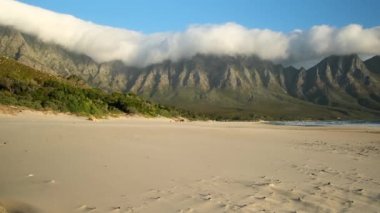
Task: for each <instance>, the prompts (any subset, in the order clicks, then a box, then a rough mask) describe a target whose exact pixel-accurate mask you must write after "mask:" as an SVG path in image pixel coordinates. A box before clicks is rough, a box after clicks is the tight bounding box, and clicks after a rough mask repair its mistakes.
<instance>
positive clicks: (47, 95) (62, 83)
mask: <svg viewBox="0 0 380 213" xmlns="http://www.w3.org/2000/svg"><path fill="white" fill-rule="evenodd" d="M0 104H5V105H16V106H26V107H29V108H33V109H39V110H53V111H60V112H70V113H73V114H77V115H85V116H95V117H102V116H106V115H110V114H120V113H138V114H142V115H147V116H158V115H161V116H166V117H175V116H187V117H194V116H193V115H191V114H190V113H187V114H186V113H184V112H182V113H181V112H179V111H177V110H174V109H172V108H168V107H165V106H162V105H159V104H153V103H151V102H148V101H145V100H143V99H141V98H139V97H137V96H136V95H133V94H121V93H112V94H108V93H105V92H103V91H101V90H99V89H94V88H90V87H89V86H87V85H86V84H85V83H83V82H82V81H81V80H80V79H78V78H77V77H75V76H72V77H70V78H68V79H63V78H60V77H57V76H53V75H49V74H47V73H43V72H40V71H37V70H34V69H32V68H30V67H28V66H25V65H22V64H20V63H18V62H16V61H14V60H12V59H9V58H6V57H0Z"/></svg>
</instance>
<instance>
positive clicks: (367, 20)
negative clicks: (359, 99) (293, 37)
mask: <svg viewBox="0 0 380 213" xmlns="http://www.w3.org/2000/svg"><path fill="white" fill-rule="evenodd" d="M21 2H24V3H27V4H31V5H35V6H40V7H42V8H45V9H49V10H53V11H56V12H61V13H67V14H71V15H74V16H76V17H78V18H81V19H84V20H88V21H91V22H94V23H98V24H102V25H109V26H114V27H121V28H127V29H132V30H137V31H141V32H144V33H154V32H163V31H183V30H184V29H186V28H187V27H188V26H189V25H192V24H222V23H226V22H235V23H238V24H240V25H243V26H245V27H247V28H267V29H271V30H275V31H282V32H289V31H292V30H294V29H309V28H310V27H312V26H314V25H320V24H328V25H331V26H334V27H342V26H345V25H347V24H351V23H356V24H360V25H362V26H363V27H373V26H378V25H379V24H380V12H379V9H380V0H187V1H185V0H161V1H156V0H107V1H99V0H92V1H89V0H62V1H55V0H22V1H21Z"/></svg>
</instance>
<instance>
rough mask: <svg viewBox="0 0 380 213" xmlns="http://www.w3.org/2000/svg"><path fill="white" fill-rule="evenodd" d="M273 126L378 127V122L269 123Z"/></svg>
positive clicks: (379, 125) (379, 122) (379, 124)
mask: <svg viewBox="0 0 380 213" xmlns="http://www.w3.org/2000/svg"><path fill="white" fill-rule="evenodd" d="M269 123H270V124H273V125H282V126H363V127H380V121H366V120H329V121H271V122H269Z"/></svg>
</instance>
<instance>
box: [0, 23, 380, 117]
mask: <svg viewBox="0 0 380 213" xmlns="http://www.w3.org/2000/svg"><path fill="white" fill-rule="evenodd" d="M0 54H1V55H6V56H8V57H11V58H14V59H16V60H18V61H19V62H21V63H23V64H26V65H28V66H31V67H33V68H35V69H39V70H42V71H45V72H49V73H54V74H57V75H61V76H69V75H77V76H79V77H81V78H82V79H83V80H85V81H86V82H88V83H89V84H90V85H92V86H95V87H98V88H101V89H105V90H108V91H127V92H133V93H136V94H138V95H141V96H143V97H145V98H148V99H150V100H153V101H157V102H160V103H163V104H168V105H174V106H177V107H181V108H186V109H191V110H196V111H199V112H204V113H216V114H221V115H227V116H237V115H238V116H243V117H244V118H256V117H264V118H265V116H269V117H275V118H281V119H290V118H300V119H304V118H313V119H318V118H324V119H327V118H337V117H342V118H345V117H347V118H366V119H368V118H380V88H379V86H380V84H379V83H380V57H379V56H375V57H373V58H371V59H368V60H366V61H362V60H361V59H360V58H359V57H358V56H357V55H355V54H352V55H346V56H330V57H328V58H325V59H324V60H322V61H321V62H320V63H318V64H317V65H315V66H314V67H312V68H310V69H308V70H305V69H302V68H301V69H296V68H294V67H283V66H282V65H277V64H274V63H272V62H270V61H265V60H261V59H259V58H258V57H256V56H215V55H196V56H194V57H192V58H190V59H183V60H180V61H178V62H171V61H164V62H162V63H159V64H153V65H150V66H147V67H144V68H137V67H129V66H127V65H125V64H123V63H122V62H121V61H112V62H107V63H96V62H95V61H94V60H92V59H91V58H90V57H88V56H85V55H81V54H77V53H73V52H70V51H67V50H65V49H64V48H62V47H60V46H58V45H55V44H50V43H46V42H43V41H41V40H39V39H37V38H35V37H33V36H30V35H27V34H24V33H21V32H19V31H17V30H15V29H13V28H11V27H0Z"/></svg>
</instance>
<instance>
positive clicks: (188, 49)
mask: <svg viewBox="0 0 380 213" xmlns="http://www.w3.org/2000/svg"><path fill="white" fill-rule="evenodd" d="M0 24H2V25H10V26H13V27H15V28H16V29H18V30H21V31H23V32H25V33H29V34H32V35H35V36H37V37H38V38H40V39H41V40H43V41H46V42H53V43H56V44H59V45H62V46H64V47H66V48H68V49H70V50H72V51H76V52H79V53H84V54H86V55H88V56H90V57H92V58H93V59H95V60H96V61H98V62H104V61H110V60H116V59H119V60H122V61H124V62H125V63H126V64H128V65H134V66H145V65H148V64H151V63H157V62H160V61H163V60H166V59H170V60H178V59H181V58H184V57H191V56H194V55H195V54H197V53H204V54H227V55H236V54H255V55H258V56H259V57H261V58H263V59H269V60H275V61H276V62H286V63H288V64H289V63H290V62H291V63H300V62H302V61H310V60H313V59H316V58H321V57H325V56H328V55H331V54H349V53H359V54H366V55H375V54H380V27H374V28H367V29H364V28H363V27H362V26H360V25H355V24H352V25H348V26H346V27H343V28H340V29H337V28H334V27H331V26H327V25H320V26H314V27H312V28H311V29H310V30H307V31H302V30H299V29H297V30H294V31H293V32H291V33H282V32H275V31H271V30H267V29H247V28H245V27H243V26H241V25H238V24H235V23H226V24H222V25H193V26H190V27H189V28H188V29H187V30H186V31H184V32H170V33H155V34H143V33H140V32H136V31H132V30H127V29H118V28H112V27H107V26H101V25H96V24H94V23H91V22H87V21H83V20H80V19H78V18H75V17H73V16H70V15H65V14H59V13H55V12H52V11H48V10H45V9H41V8H38V7H34V6H30V5H26V4H23V3H20V2H17V1H14V0H0Z"/></svg>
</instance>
